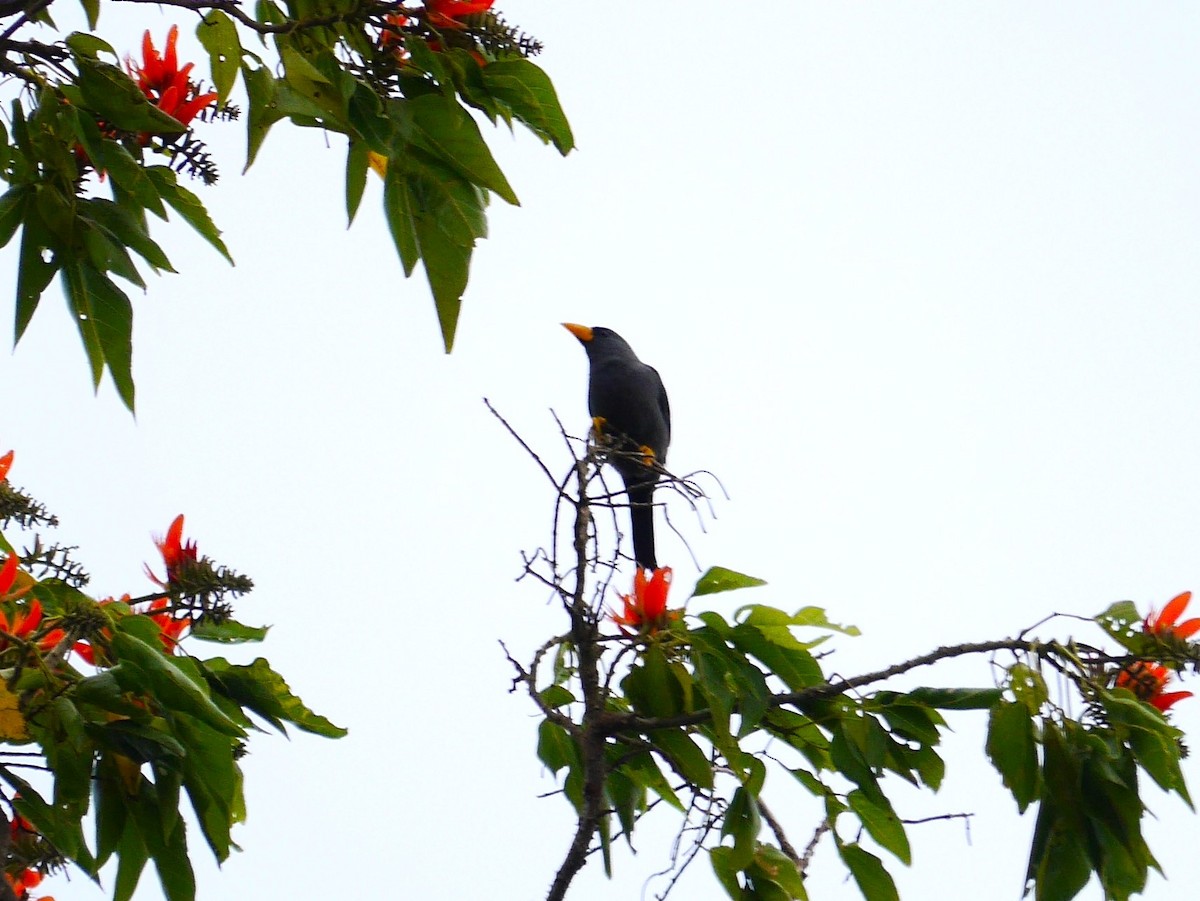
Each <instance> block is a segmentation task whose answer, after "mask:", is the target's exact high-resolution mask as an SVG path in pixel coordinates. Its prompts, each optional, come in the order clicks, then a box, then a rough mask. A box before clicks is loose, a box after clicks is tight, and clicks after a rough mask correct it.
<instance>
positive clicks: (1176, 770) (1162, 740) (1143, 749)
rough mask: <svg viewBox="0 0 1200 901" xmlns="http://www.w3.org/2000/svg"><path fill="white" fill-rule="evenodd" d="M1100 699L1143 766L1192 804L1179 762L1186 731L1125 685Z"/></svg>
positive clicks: (1103, 694) (1157, 779)
mask: <svg viewBox="0 0 1200 901" xmlns="http://www.w3.org/2000/svg"><path fill="white" fill-rule="evenodd" d="M1100 700H1101V703H1102V704H1103V705H1104V710H1105V712H1106V713H1107V714H1108V717H1109V721H1110V722H1111V724H1112V725H1113V726H1114V727H1116V728H1117V729H1119V730H1120V734H1122V735H1123V737H1124V738H1125V740H1127V741H1128V742H1129V746H1130V747H1131V748H1132V749H1133V753H1134V755H1135V756H1136V757H1137V762H1138V764H1139V765H1140V766H1141V767H1142V769H1144V770H1145V771H1146V772H1147V773H1149V774H1150V778H1151V779H1153V780H1154V781H1155V782H1157V783H1158V785H1159V787H1160V788H1162V789H1163V790H1164V791H1174V792H1176V793H1177V794H1178V795H1179V796H1180V797H1181V798H1183V800H1184V802H1186V803H1187V805H1188V806H1189V807H1191V806H1192V800H1191V796H1190V795H1189V794H1188V789H1187V783H1186V782H1185V781H1184V778H1183V770H1182V769H1181V768H1180V765H1179V740H1180V738H1182V736H1183V733H1182V732H1180V731H1179V730H1178V729H1176V728H1175V727H1174V726H1172V725H1171V724H1170V723H1168V722H1167V721H1166V719H1165V717H1163V715H1162V714H1161V713H1159V712H1158V711H1157V710H1155V709H1154V708H1153V707H1151V706H1150V705H1149V704H1147V703H1144V702H1142V701H1139V700H1138V699H1137V698H1135V697H1134V696H1133V694H1132V693H1131V692H1129V691H1128V690H1126V689H1118V690H1117V691H1114V692H1104V693H1102V694H1101V697H1100ZM1047 778H1049V777H1047Z"/></svg>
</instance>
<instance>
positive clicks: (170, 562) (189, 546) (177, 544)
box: [146, 513, 196, 588]
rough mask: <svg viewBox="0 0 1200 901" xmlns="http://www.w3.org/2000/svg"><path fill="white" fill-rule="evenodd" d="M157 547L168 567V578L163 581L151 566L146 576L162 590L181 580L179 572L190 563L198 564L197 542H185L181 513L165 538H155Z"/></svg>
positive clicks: (173, 521)
mask: <svg viewBox="0 0 1200 901" xmlns="http://www.w3.org/2000/svg"><path fill="white" fill-rule="evenodd" d="M154 543H155V545H157V546H158V551H159V553H160V554H162V558H163V563H165V564H166V567H167V578H166V581H163V580H162V579H160V578H159V577H158V576H156V575H154V573H153V572H152V571H151V569H150V564H148V563H147V564H146V575H148V576H149V577H150V581H151V582H153V583H154V584H156V585H158V586H159V587H161V588H170V587H172V585H174V583H175V582H176V581H177V580H178V578H179V571H180V570H181V569H182V568H184V567H186V566H187V565H188V564H190V563H195V562H196V542H194V541H189V542H187V543H184V541H183V514H182V513H180V514H179V515H178V516H176V517H175V519H173V520H172V521H171V525H170V528H168V529H167V535H166V537H165V538H155V539H154Z"/></svg>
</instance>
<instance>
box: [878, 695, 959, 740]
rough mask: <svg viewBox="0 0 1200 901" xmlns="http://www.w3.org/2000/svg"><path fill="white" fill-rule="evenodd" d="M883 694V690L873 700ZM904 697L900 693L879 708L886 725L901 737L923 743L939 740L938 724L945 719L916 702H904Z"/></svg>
mask: <svg viewBox="0 0 1200 901" xmlns="http://www.w3.org/2000/svg"><path fill="white" fill-rule="evenodd" d="M883 694H884V692H880V693H879V694H877V695H876V696H875V700H876V701H879V700H880V696H881V695H883ZM905 697H906V696H905V695H900V696H899V698H898V699H897V700H895V701H892V702H889V703H888V704H886V705H885V706H883V707H882V708H880V711H879V712H880V713H881V714H883V718H884V719H885V720H887V724H888V727H889V728H890V729H891V730H892V731H893V732H894V733H896V734H897V735H899V736H900V737H901V738H905V739H907V740H909V741H915V742H920V743H921V744H923V745H931V746H932V745H936V744H937V743H938V742H939V741H941V734H940V733H939V732H938V726H939V725H942V724H944V723H945V721H944V720H943V719H942V718H941V716H940V715H939V714H938V713H937V712H936V711H933V710H930V709H928V708H927V707H922V706H920V705H917V704H908V703H905V700H904V699H905Z"/></svg>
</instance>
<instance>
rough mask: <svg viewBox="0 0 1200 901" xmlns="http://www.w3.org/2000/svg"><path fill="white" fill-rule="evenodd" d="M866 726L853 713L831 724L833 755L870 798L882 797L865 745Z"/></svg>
mask: <svg viewBox="0 0 1200 901" xmlns="http://www.w3.org/2000/svg"><path fill="white" fill-rule="evenodd" d="M865 727H866V724H865V722H864V720H863V719H862V718H860V717H852V716H849V715H847V716H844V717H842V718H841V719H840V720H838V721H837V722H835V723H831V724H829V728H830V729H831V730H832V732H833V736H832V738H831V739H830V742H829V756H830V759H831V760H832V761H833V765H834V767H835V768H836V769H837V770H838V772H840V773H841V774H842V775H843V776H845V777H846V778H847V779H849V780H850V781H851V782H853V783H854V784H855V785H857V786H858V787H859V788H861V789H862V790H863V791H864V792H866V793H867V794H868V795H869V796H870V797H872V798H879V797H882V792H880V790H879V782H878V780H877V779H876V777H875V773H874V772H873V765H872V764H871V763H870V762H869V759H868V756H867V754H866V751H865V747H864V746H865V744H866V728H865Z"/></svg>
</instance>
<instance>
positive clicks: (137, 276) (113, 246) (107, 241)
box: [79, 215, 146, 289]
mask: <svg viewBox="0 0 1200 901" xmlns="http://www.w3.org/2000/svg"><path fill="white" fill-rule="evenodd" d="M79 226H80V228H79V235H80V236H81V237H82V239H83V248H84V250H85V251H86V252H87V258H88V260H89V262H91V264H92V266H93V267H94V268H95V269H96V271H97V272H100V273H104V272H111V273H112V274H113V275H118V276H120V277H121V278H123V279H125V281H127V282H129V283H131V284H133V285H136V286H137V287H139V288H142V289H145V287H146V282H145V280H144V279H143V278H142V275H141V273H140V272H138V270H137V266H135V265H134V263H133V257H131V256H130V255H129V251H128V250H126V249H125V245H124V243H122V242H120V241H114V240H113V239H112V238H111V237H110V236H109V234H108V231H107V229H104V228H101V227H99V226H98V225H96V223H95V222H93V221H91V220H90V219H87V218H85V217H84V216H82V215H81V216H80V217H79Z"/></svg>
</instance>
